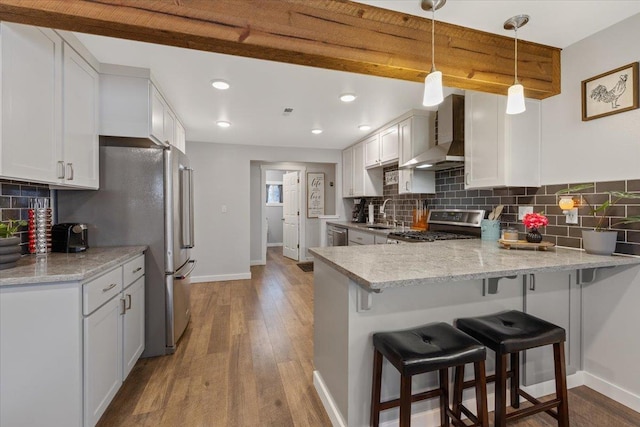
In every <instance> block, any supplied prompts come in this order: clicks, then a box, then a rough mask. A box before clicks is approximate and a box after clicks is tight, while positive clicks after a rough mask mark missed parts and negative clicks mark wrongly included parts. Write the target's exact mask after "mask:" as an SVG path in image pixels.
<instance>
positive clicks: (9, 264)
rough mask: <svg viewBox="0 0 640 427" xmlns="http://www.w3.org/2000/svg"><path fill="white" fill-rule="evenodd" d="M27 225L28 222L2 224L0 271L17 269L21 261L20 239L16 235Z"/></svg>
mask: <svg viewBox="0 0 640 427" xmlns="http://www.w3.org/2000/svg"><path fill="white" fill-rule="evenodd" d="M25 225H27V221H11V220H9V221H8V222H7V223H4V222H0V270H6V269H8V268H13V267H15V266H16V262H17V261H18V260H19V259H20V252H21V251H20V237H18V236H15V233H17V232H18V230H19V229H20V227H24V226H25Z"/></svg>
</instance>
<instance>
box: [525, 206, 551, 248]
mask: <svg viewBox="0 0 640 427" xmlns="http://www.w3.org/2000/svg"><path fill="white" fill-rule="evenodd" d="M522 223H523V224H524V226H525V227H527V230H528V231H527V236H526V239H527V242H529V243H540V242H542V234H540V232H539V231H538V228H540V227H544V226H546V225H547V224H549V219H548V218H547V217H546V216H544V215H542V214H541V213H535V212H532V213H528V214H525V216H524V217H522Z"/></svg>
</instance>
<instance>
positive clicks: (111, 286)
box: [102, 283, 118, 292]
mask: <svg viewBox="0 0 640 427" xmlns="http://www.w3.org/2000/svg"><path fill="white" fill-rule="evenodd" d="M116 286H118V284H117V283H112V284H110V285H109V286H107V287H106V288H102V292H107V291H110V290H111V289H113V288H115V287H116Z"/></svg>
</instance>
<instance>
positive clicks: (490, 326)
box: [453, 310, 569, 427]
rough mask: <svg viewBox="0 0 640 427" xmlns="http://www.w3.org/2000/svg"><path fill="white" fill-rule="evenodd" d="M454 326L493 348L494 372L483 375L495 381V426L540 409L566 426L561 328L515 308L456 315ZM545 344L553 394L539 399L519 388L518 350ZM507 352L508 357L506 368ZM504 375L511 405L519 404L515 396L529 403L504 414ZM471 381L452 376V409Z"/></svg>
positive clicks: (567, 418) (566, 410) (565, 387)
mask: <svg viewBox="0 0 640 427" xmlns="http://www.w3.org/2000/svg"><path fill="white" fill-rule="evenodd" d="M456 326H457V327H458V329H460V330H461V331H464V332H466V333H467V334H469V335H471V336H472V337H474V338H475V339H477V340H478V341H480V342H481V343H483V344H484V345H486V346H487V347H489V348H490V349H491V350H493V351H495V352H496V373H495V375H491V376H489V377H487V382H491V381H495V402H496V406H495V426H496V427H504V426H505V425H506V423H507V421H512V420H517V419H520V418H523V417H527V416H529V415H533V414H537V413H539V412H543V411H544V412H547V413H548V414H549V415H551V416H552V417H554V418H555V419H556V420H558V426H559V427H569V409H568V402H567V378H566V367H565V357H564V342H565V339H566V333H565V330H564V329H563V328H561V327H559V326H556V325H554V324H553V323H549V322H547V321H545V320H542V319H539V318H537V317H534V316H531V315H530V314H526V313H523V312H521V311H516V310H512V311H506V312H502V313H496V314H492V315H489V316H481V317H469V318H464V319H458V320H457V321H456ZM545 345H553V356H554V367H555V380H556V398H555V399H553V400H550V401H548V402H544V403H543V402H540V401H539V400H538V399H536V398H534V397H533V396H531V395H530V394H528V393H526V392H525V391H524V390H522V389H521V388H520V352H521V351H524V350H528V349H531V348H535V347H541V346H545ZM507 356H509V357H510V359H511V360H510V362H511V367H510V369H509V370H507ZM507 378H510V387H509V391H510V396H511V407H512V408H514V409H518V408H519V407H520V397H519V396H522V397H524V398H525V399H527V400H528V401H529V402H531V403H532V404H533V406H531V407H528V408H524V409H520V410H517V411H514V412H511V413H510V414H507ZM473 383H474V381H467V382H464V380H463V378H462V377H460V378H458V377H456V378H455V379H454V391H453V408H454V412H456V404H457V402H459V401H460V399H461V398H462V391H463V390H464V389H465V388H467V387H471V386H473ZM553 408H556V409H555V410H554V409H553Z"/></svg>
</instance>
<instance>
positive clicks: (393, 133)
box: [364, 123, 399, 168]
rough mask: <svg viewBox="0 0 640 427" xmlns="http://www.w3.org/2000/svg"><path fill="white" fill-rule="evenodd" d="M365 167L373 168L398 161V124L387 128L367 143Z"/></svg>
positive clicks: (372, 136) (366, 141)
mask: <svg viewBox="0 0 640 427" xmlns="http://www.w3.org/2000/svg"><path fill="white" fill-rule="evenodd" d="M364 143H365V167H367V168H373V167H378V166H384V165H388V164H390V163H394V162H397V161H398V152H399V150H398V124H397V123H396V124H393V125H391V126H388V127H386V128H385V129H383V130H381V131H380V132H378V133H375V134H373V135H371V136H370V137H369V138H367V139H366V140H365V141H364Z"/></svg>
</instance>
